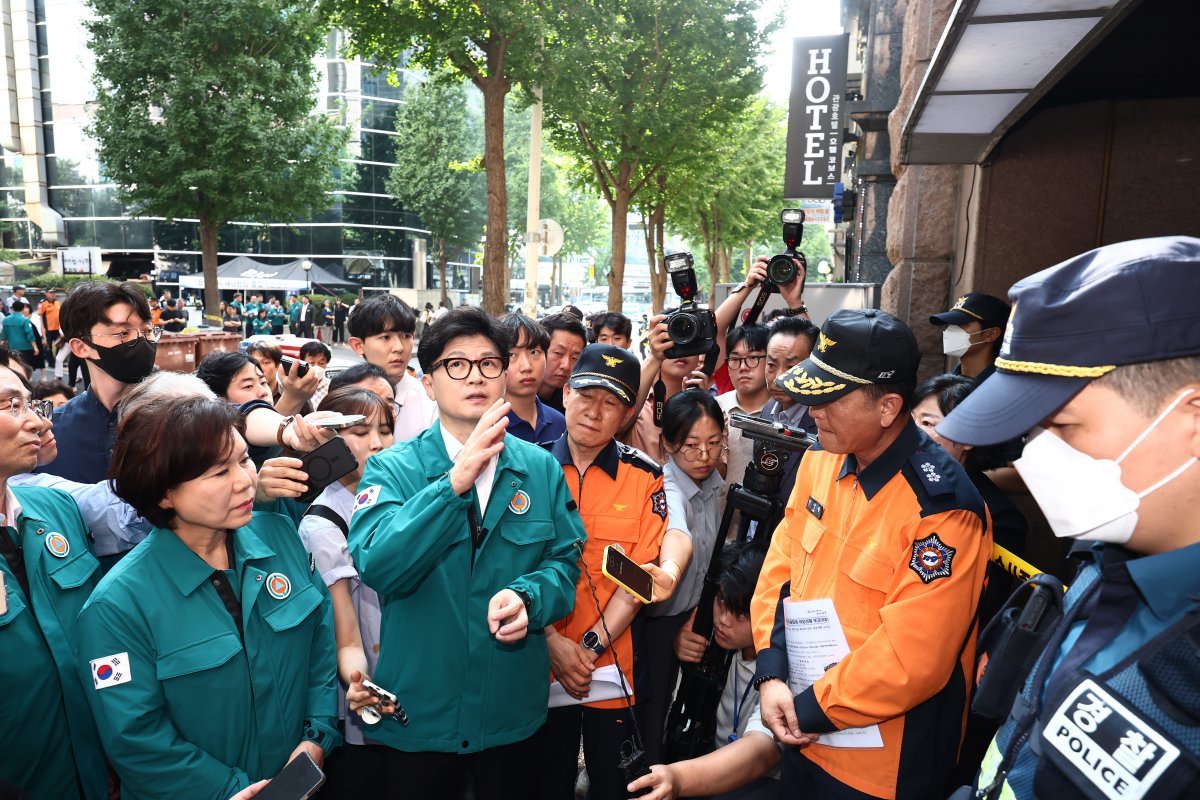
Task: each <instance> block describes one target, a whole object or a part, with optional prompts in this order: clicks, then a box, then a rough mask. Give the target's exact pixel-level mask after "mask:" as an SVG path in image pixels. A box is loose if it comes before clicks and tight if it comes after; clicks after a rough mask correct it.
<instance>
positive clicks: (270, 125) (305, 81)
mask: <svg viewBox="0 0 1200 800" xmlns="http://www.w3.org/2000/svg"><path fill="white" fill-rule="evenodd" d="M89 1H90V3H91V7H92V10H93V11H94V13H95V17H94V18H93V19H91V20H90V21H89V22H88V23H87V26H88V30H89V32H90V34H91V37H92V41H91V49H92V52H93V53H94V54H95V57H96V73H95V82H96V88H97V105H96V114H95V118H94V121H93V123H92V127H91V132H92V134H93V135H94V136H95V137H96V139H97V140H98V142H99V155H100V162H101V164H102V168H103V171H104V174H105V177H107V178H108V179H110V180H112V181H114V182H115V183H116V184H117V185H118V186H119V187H120V194H121V197H122V200H123V201H124V202H126V203H127V204H129V205H130V206H131V207H132V210H133V212H134V213H135V214H145V215H160V216H165V217H168V218H179V217H194V218H198V219H199V220H200V238H201V249H202V252H203V263H204V275H205V302H206V306H207V310H208V314H209V315H210V316H213V315H215V314H216V308H217V304H218V296H217V291H216V285H217V284H216V269H217V260H216V258H217V232H218V228H219V227H220V226H221V225H222V224H224V223H226V222H229V221H231V220H235V219H238V220H243V219H248V220H261V221H268V220H290V219H296V218H302V217H304V216H307V215H309V214H312V213H314V212H317V211H321V210H324V209H325V208H327V207H328V206H329V203H330V198H329V196H328V195H327V194H326V192H327V191H328V190H329V189H331V188H332V186H333V172H334V167H335V166H336V164H337V159H338V157H339V156H340V155H341V153H342V151H343V147H344V143H345V133H344V132H343V131H340V130H338V129H337V128H336V127H335V126H334V125H333V124H332V123H331V122H330V121H329V120H327V119H325V118H323V117H320V116H313V115H312V114H311V112H312V110H313V107H314V105H315V102H316V95H315V92H314V85H315V81H316V73H315V71H314V69H313V58H314V57H315V56H316V54H317V52H318V50H319V48H320V47H321V44H322V41H323V31H324V27H323V24H322V22H321V20H320V18H319V17H318V15H317V14H316V13H315V12H314V10H313V8H312V6H311V4H308V3H302V2H295V1H294V0H155V2H152V3H151V2H146V1H145V0H132V1H131V0H89Z"/></svg>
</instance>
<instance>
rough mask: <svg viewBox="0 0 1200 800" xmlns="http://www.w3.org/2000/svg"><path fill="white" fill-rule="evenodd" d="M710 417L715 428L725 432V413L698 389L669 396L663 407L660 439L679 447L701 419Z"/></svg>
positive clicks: (711, 397)
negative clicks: (715, 424) (715, 425)
mask: <svg viewBox="0 0 1200 800" xmlns="http://www.w3.org/2000/svg"><path fill="white" fill-rule="evenodd" d="M705 416H707V417H711V418H712V419H713V421H714V422H716V423H717V427H718V428H720V429H721V430H722V431H724V430H725V412H723V411H722V410H721V405H720V404H719V403H718V402H717V399H716V398H715V397H713V396H712V395H711V394H709V393H708V392H705V391H702V390H700V389H696V388H694V387H693V388H691V389H686V390H684V391H682V392H679V393H677V394H673V395H671V397H670V399H669V400H667V402H666V403H665V404H664V405H663V416H662V437H663V439H664V440H665V441H666V442H667V444H669V445H671V446H672V447H679V446H680V445H682V444H683V440H684V439H686V438H687V437H688V434H689V433H691V430H692V427H693V426H694V425H695V424H696V423H697V422H699V421H700V418H701V417H705Z"/></svg>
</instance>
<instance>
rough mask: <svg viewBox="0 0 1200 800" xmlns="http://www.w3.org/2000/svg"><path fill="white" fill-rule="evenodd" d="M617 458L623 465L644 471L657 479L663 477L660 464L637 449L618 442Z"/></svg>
mask: <svg viewBox="0 0 1200 800" xmlns="http://www.w3.org/2000/svg"><path fill="white" fill-rule="evenodd" d="M617 456H618V458H619V459H620V460H621V463H623V464H629V465H631V466H634V467H638V468H639V469H644V470H645V471H646V472H649V473H650V474H651V475H653V476H654V477H656V478H657V477H658V476H659V475H662V467H660V466H659V465H658V462H657V461H655V460H654V459H653V458H651V457H650V456H648V455H646V454H645V453H643V452H642V451H641V450H638V449H637V448H636V447H630V446H629V445H627V444H621V443H620V442H617Z"/></svg>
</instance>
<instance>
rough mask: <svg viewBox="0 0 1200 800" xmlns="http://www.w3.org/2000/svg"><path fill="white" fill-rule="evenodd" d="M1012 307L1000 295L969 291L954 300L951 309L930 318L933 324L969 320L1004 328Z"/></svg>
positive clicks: (986, 327) (963, 323) (957, 322)
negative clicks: (994, 295)
mask: <svg viewBox="0 0 1200 800" xmlns="http://www.w3.org/2000/svg"><path fill="white" fill-rule="evenodd" d="M1011 311H1012V308H1011V307H1010V306H1009V305H1008V303H1006V302H1004V301H1003V300H1001V299H1000V298H999V297H993V296H992V295H990V294H984V293H983V292H967V293H966V294H964V295H963V296H962V297H960V298H958V300H956V301H954V307H953V308H951V309H950V310H949V311H943V312H942V313H940V314H934V315H933V316H931V317H930V318H929V322H930V324H932V325H966V324H967V323H968V322H978V323H979V324H980V325H982V326H983V327H982V328H980V330H985V331H986V330H987V329H988V328H1003V327H1004V325H1005V323H1007V322H1008V315H1009V313H1010V312H1011Z"/></svg>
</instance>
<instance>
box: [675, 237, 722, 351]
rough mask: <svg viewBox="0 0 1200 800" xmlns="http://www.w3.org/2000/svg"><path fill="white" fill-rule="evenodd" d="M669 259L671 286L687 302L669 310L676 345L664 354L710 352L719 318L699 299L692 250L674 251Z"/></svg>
mask: <svg viewBox="0 0 1200 800" xmlns="http://www.w3.org/2000/svg"><path fill="white" fill-rule="evenodd" d="M666 262H667V274H668V275H670V276H671V288H672V289H674V290H675V294H677V295H679V298H680V299H681V300H683V303H681V304H680V306H679V308H677V309H675V310H673V311H670V312H669V313H668V314H667V319H666V326H667V334H668V335H669V336H670V337H671V341H673V342H675V346H674V347H672V348H670V349H669V350H667V351H666V353H665V354H664V355H665V357H666V358H686V357H687V356H695V355H707V354H708V352H709V351H711V350H713V349H714V348H715V347H716V346H717V320H716V317H714V316H713V312H712V310H711V309H708V308H703V307H701V306H700V305H699V304H697V303H696V293H697V291H698V290H699V287H698V286H697V284H696V270H695V269H693V265H694V264H695V261H694V259H693V258H692V254H691V253H672V254H671V255H669V256H667V258H666Z"/></svg>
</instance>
